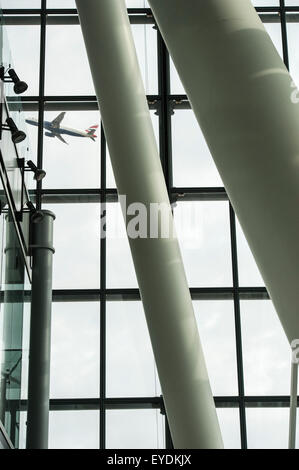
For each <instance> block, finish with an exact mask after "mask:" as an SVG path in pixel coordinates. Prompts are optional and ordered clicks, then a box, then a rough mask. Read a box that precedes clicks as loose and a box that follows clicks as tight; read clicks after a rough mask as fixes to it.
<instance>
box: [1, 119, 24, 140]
mask: <svg viewBox="0 0 299 470" xmlns="http://www.w3.org/2000/svg"><path fill="white" fill-rule="evenodd" d="M6 124H7V128H6V127H3V129H8V130H10V132H11V140H12V141H13V143H14V144H19V143H20V142H22V141H23V140H25V139H26V134H25V132H23V131H20V130H19V129H18V128H17V126H16V125H15V122H14V120H13V119H12V118H7V119H6Z"/></svg>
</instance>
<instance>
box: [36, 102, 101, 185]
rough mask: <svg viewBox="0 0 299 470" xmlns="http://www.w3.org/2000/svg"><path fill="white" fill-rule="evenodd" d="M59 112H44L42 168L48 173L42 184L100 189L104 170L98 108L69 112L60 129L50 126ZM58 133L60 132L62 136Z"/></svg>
mask: <svg viewBox="0 0 299 470" xmlns="http://www.w3.org/2000/svg"><path fill="white" fill-rule="evenodd" d="M60 113H61V111H48V112H46V113H45V123H44V126H46V129H45V131H44V136H45V137H44V157H43V168H44V170H45V171H46V172H47V176H46V177H45V179H44V180H43V187H44V188H59V189H63V188H99V187H100V169H101V129H100V114H99V111H82V110H80V111H79V110H78V111H69V112H67V113H66V114H65V116H64V118H63V120H62V121H61V124H60V125H59V130H57V131H52V130H51V128H50V127H49V126H50V125H51V123H52V122H53V120H55V119H56V118H57V117H58V116H60ZM95 126H98V127H95ZM29 127H33V126H30V125H29ZM47 127H48V128H47ZM55 133H58V136H59V137H58V136H56V134H55ZM89 136H90V137H89ZM60 138H62V139H63V140H64V141H65V142H66V143H64V142H62V141H61V140H60ZM66 144H67V145H66Z"/></svg>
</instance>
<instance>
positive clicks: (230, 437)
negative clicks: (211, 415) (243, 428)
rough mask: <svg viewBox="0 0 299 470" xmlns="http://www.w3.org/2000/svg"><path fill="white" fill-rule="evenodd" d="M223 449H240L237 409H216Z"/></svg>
mask: <svg viewBox="0 0 299 470" xmlns="http://www.w3.org/2000/svg"><path fill="white" fill-rule="evenodd" d="M216 411H217V416H218V419H219V425H220V430H221V434H222V439H223V444H224V449H240V448H241V438H240V417H239V416H240V415H239V408H216Z"/></svg>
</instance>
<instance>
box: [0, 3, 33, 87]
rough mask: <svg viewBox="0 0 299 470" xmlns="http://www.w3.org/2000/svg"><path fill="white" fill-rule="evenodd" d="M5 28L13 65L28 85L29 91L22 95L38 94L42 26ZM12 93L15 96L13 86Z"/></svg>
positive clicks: (12, 26) (11, 26)
mask: <svg viewBox="0 0 299 470" xmlns="http://www.w3.org/2000/svg"><path fill="white" fill-rule="evenodd" d="M20 8H22V7H20ZM5 29H6V32H7V37H8V41H9V47H10V50H11V54H12V64H11V65H12V66H13V67H14V68H15V70H16V72H17V74H18V76H19V78H20V79H21V80H23V81H25V82H26V83H27V85H28V89H27V91H25V92H24V93H22V96H26V95H34V96H36V95H38V94H39V58H40V51H39V50H40V26H39V25H10V26H6V28H5ZM4 65H5V66H9V65H10V64H6V63H5V64H4ZM10 94H11V95H12V96H15V94H14V93H13V87H11V93H10Z"/></svg>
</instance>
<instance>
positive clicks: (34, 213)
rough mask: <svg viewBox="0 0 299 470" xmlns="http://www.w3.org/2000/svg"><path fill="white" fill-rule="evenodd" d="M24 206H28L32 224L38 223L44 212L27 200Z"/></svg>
mask: <svg viewBox="0 0 299 470" xmlns="http://www.w3.org/2000/svg"><path fill="white" fill-rule="evenodd" d="M26 206H27V207H28V209H29V211H30V214H31V221H32V222H33V223H34V224H38V223H39V222H41V221H42V220H43V218H44V213H43V212H42V211H40V210H38V209H36V207H34V205H33V203H32V202H31V201H27V202H26Z"/></svg>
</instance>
